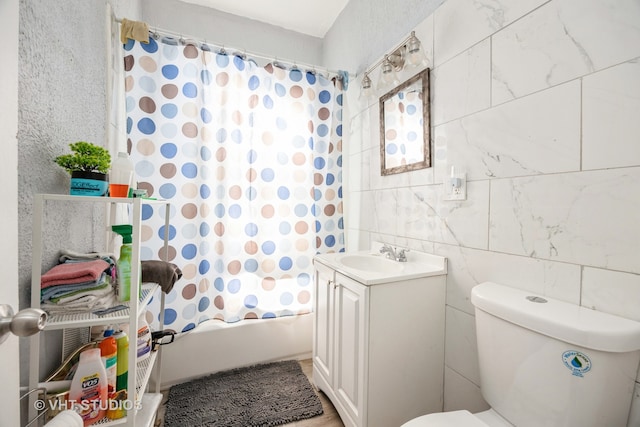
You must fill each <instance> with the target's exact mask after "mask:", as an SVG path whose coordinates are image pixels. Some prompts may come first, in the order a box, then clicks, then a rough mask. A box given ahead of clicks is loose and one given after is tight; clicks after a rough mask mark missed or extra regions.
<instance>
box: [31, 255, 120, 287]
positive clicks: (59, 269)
mask: <svg viewBox="0 0 640 427" xmlns="http://www.w3.org/2000/svg"><path fill="white" fill-rule="evenodd" d="M107 268H109V263H108V262H106V261H103V260H101V259H96V260H93V261H87V262H69V263H64V264H58V265H56V266H55V267H53V268H52V269H51V270H49V271H47V272H46V273H44V274H43V275H42V278H41V281H40V287H41V288H42V289H44V288H48V287H49V286H55V285H72V284H76V283H88V282H95V281H96V280H98V279H99V278H100V276H101V275H102V272H103V271H105V270H106V269H107Z"/></svg>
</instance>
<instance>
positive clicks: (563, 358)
mask: <svg viewBox="0 0 640 427" xmlns="http://www.w3.org/2000/svg"><path fill="white" fill-rule="evenodd" d="M471 302H472V303H473V305H474V306H475V314H476V332H477V338H478V358H479V362H480V388H481V392H482V396H483V397H484V399H485V400H486V401H487V403H489V405H491V409H489V410H488V411H484V412H481V413H476V414H472V413H470V412H468V411H452V412H443V413H436V414H429V415H424V416H421V417H418V418H415V419H413V420H411V421H409V422H407V423H405V424H403V426H402V427H445V426H446V427H494V426H500V427H505V426H517V427H544V426H549V427H560V426H566V427H576V426H580V427H603V426H607V427H626V425H627V418H628V416H629V409H630V406H631V399H632V397H633V391H634V385H635V378H636V375H637V372H638V363H640V323H639V322H634V321H632V320H628V319H623V318H620V317H617V316H612V315H608V314H605V313H602V312H597V311H594V310H590V309H587V308H584V307H579V306H576V305H573V304H569V303H566V302H562V301H558V300H553V299H551V298H547V297H539V296H533V295H532V294H531V293H530V292H526V291H522V290H518V289H513V288H509V287H506V286H502V285H498V284H496V283H491V282H487V283H482V284H480V285H478V286H476V287H475V288H473V290H472V292H471Z"/></svg>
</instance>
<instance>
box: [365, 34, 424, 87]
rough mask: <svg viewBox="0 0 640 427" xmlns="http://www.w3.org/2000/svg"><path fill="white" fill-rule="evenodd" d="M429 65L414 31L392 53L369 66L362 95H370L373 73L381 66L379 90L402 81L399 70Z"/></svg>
mask: <svg viewBox="0 0 640 427" xmlns="http://www.w3.org/2000/svg"><path fill="white" fill-rule="evenodd" d="M426 65H427V58H426V56H425V54H424V50H423V49H422V43H420V40H418V38H417V37H416V32H415V31H412V32H411V35H410V36H409V37H407V38H406V39H405V40H403V41H402V43H401V44H400V45H399V46H398V47H396V48H395V49H394V50H393V51H392V52H391V53H389V54H386V55H385V56H384V58H383V59H381V60H380V61H378V62H377V63H376V64H374V65H373V66H372V67H371V68H369V69H368V70H367V71H366V72H365V73H364V77H363V78H362V88H361V89H362V93H361V95H362V96H368V94H369V93H370V92H371V86H372V81H371V77H370V76H371V73H372V72H373V70H375V69H376V68H377V67H378V66H380V77H379V80H378V83H377V86H376V89H377V90H382V89H385V88H391V87H394V86H396V85H398V84H399V83H400V81H399V80H398V75H397V72H398V71H401V70H403V69H404V68H405V67H410V68H419V67H420V68H421V67H424V66H426Z"/></svg>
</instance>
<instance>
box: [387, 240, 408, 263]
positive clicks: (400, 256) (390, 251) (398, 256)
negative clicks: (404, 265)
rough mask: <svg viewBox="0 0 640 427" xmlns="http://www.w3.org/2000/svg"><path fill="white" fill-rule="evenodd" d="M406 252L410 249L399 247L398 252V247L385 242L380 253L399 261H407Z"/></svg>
mask: <svg viewBox="0 0 640 427" xmlns="http://www.w3.org/2000/svg"><path fill="white" fill-rule="evenodd" d="M406 252H409V249H399V250H398V252H396V249H394V248H393V247H391V246H390V245H387V244H386V243H384V244H383V245H382V247H381V248H380V253H381V254H386V255H385V257H386V258H388V259H392V260H394V261H398V262H407V254H406Z"/></svg>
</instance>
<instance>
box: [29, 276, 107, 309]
mask: <svg viewBox="0 0 640 427" xmlns="http://www.w3.org/2000/svg"><path fill="white" fill-rule="evenodd" d="M112 283H113V282H112V281H111V277H109V276H108V275H107V274H106V273H102V275H101V276H100V278H99V279H98V280H96V281H95V282H87V283H77V284H73V285H56V286H49V287H48V288H44V289H42V290H41V291H40V301H41V302H45V301H47V300H50V299H53V298H57V297H60V296H63V295H67V294H71V293H74V292H81V291H87V290H90V289H93V288H97V287H102V286H105V285H111V284H112Z"/></svg>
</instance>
